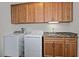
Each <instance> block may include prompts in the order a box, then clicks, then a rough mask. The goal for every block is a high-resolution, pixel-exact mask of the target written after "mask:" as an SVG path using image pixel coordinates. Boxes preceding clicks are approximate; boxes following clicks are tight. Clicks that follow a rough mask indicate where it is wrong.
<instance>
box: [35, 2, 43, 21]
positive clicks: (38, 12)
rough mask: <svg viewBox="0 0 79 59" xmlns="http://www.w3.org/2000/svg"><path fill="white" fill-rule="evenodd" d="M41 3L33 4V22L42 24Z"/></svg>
mask: <svg viewBox="0 0 79 59" xmlns="http://www.w3.org/2000/svg"><path fill="white" fill-rule="evenodd" d="M43 14H44V13H43V3H35V22H39V23H40V22H44V15H43Z"/></svg>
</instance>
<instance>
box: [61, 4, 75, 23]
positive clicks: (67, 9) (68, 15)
mask: <svg viewBox="0 0 79 59" xmlns="http://www.w3.org/2000/svg"><path fill="white" fill-rule="evenodd" d="M72 20H73V3H72V2H63V22H70V21H72Z"/></svg>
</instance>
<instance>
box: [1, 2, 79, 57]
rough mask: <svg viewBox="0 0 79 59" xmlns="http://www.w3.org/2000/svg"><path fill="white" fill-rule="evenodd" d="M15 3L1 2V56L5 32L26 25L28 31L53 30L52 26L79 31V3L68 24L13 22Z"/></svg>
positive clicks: (58, 29) (58, 28) (60, 29)
mask: <svg viewBox="0 0 79 59" xmlns="http://www.w3.org/2000/svg"><path fill="white" fill-rule="evenodd" d="M11 4H15V3H10V2H4V3H2V2H0V56H2V51H3V48H2V42H3V41H2V36H3V35H4V34H7V33H10V32H13V31H14V30H16V29H19V28H20V27H25V28H26V30H27V31H31V30H34V29H37V30H43V31H51V28H52V27H53V28H55V31H68V32H76V33H79V18H78V17H79V3H77V2H76V3H74V4H73V8H74V10H73V22H71V23H67V24H25V25H24V24H21V25H15V24H11V13H10V12H11V10H10V5H11Z"/></svg>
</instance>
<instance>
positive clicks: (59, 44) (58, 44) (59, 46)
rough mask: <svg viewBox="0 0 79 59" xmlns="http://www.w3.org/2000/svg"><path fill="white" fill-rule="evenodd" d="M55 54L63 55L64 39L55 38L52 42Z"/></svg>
mask: <svg viewBox="0 0 79 59" xmlns="http://www.w3.org/2000/svg"><path fill="white" fill-rule="evenodd" d="M54 51H55V53H54V54H55V56H60V57H64V40H57V41H55V42H54Z"/></svg>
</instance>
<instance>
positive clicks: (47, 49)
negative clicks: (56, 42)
mask: <svg viewBox="0 0 79 59" xmlns="http://www.w3.org/2000/svg"><path fill="white" fill-rule="evenodd" d="M52 53H53V49H52V43H44V56H45V57H49V56H53V55H52Z"/></svg>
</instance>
